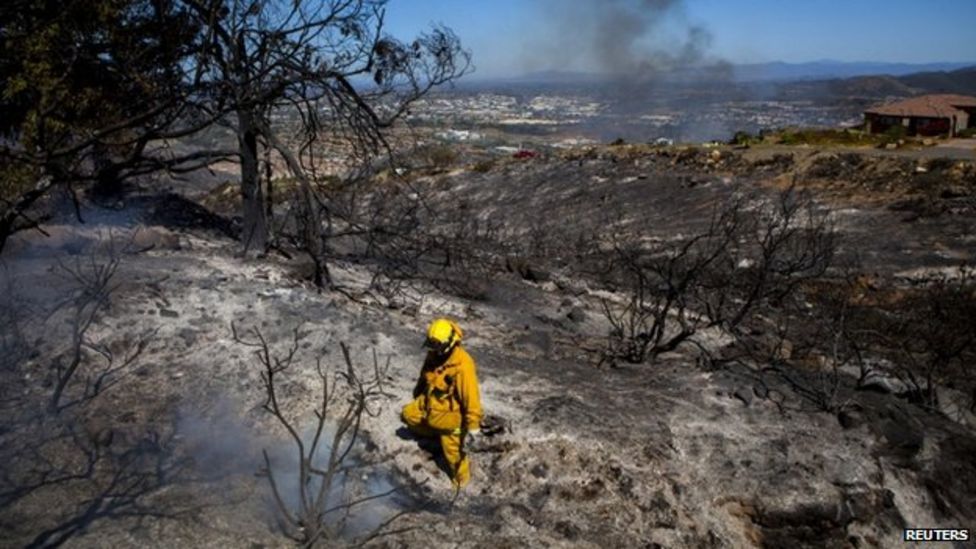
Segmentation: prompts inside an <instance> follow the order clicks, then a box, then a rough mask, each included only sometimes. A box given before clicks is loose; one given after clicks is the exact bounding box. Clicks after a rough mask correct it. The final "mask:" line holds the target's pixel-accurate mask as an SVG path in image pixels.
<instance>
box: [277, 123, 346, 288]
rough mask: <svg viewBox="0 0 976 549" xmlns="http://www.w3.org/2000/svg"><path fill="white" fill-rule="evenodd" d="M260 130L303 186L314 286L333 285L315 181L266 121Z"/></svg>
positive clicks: (303, 219)
mask: <svg viewBox="0 0 976 549" xmlns="http://www.w3.org/2000/svg"><path fill="white" fill-rule="evenodd" d="M261 130H262V131H261V133H262V135H264V137H265V139H267V140H268V143H269V144H270V145H271V146H272V147H274V148H275V150H277V151H278V153H279V154H281V157H282V158H284V159H285V163H287V164H288V169H289V170H290V171H291V173H292V175H293V176H295V178H297V179H298V181H299V184H300V185H301V192H302V197H301V210H300V214H299V216H300V217H301V219H300V220H299V223H300V224H301V227H300V229H301V231H302V240H303V244H304V246H305V251H306V252H308V255H309V257H311V259H312V263H313V264H314V265H315V274H314V280H315V286H316V287H319V288H322V287H323V286H325V285H326V284H330V285H331V284H332V276H331V275H330V274H329V268H328V265H326V263H325V257H324V254H323V249H322V248H323V247H322V218H321V216H320V215H319V209H318V200H316V197H315V189H313V188H312V182H311V181H310V180H309V178H308V174H306V173H305V170H303V169H302V165H301V163H300V162H299V161H298V159H297V158H296V157H295V155H294V153H292V151H291V149H289V148H288V146H287V145H285V144H284V143H282V142H281V140H280V139H278V136H277V135H276V134H275V133H274V130H272V129H271V128H270V127H269V126H268V125H267V124H263V125H262V127H261Z"/></svg>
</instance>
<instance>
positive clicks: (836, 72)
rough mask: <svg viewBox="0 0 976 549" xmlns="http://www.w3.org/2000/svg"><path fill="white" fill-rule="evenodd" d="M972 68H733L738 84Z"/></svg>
mask: <svg viewBox="0 0 976 549" xmlns="http://www.w3.org/2000/svg"><path fill="white" fill-rule="evenodd" d="M972 65H976V62H969V63H877V62H869V61H857V62H848V61H832V60H821V61H811V62H808V63H784V62H782V61H774V62H771V63H753V64H743V65H733V74H734V75H735V80H736V81H738V82H761V81H796V80H826V79H834V78H851V77H856V76H867V75H887V76H904V75H909V74H914V73H921V72H942V71H954V70H957V69H962V68H966V67H970V66H972Z"/></svg>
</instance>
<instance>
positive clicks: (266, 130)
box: [186, 0, 469, 285]
mask: <svg viewBox="0 0 976 549" xmlns="http://www.w3.org/2000/svg"><path fill="white" fill-rule="evenodd" d="M186 3H187V5H188V6H190V8H191V9H192V10H193V11H194V13H195V14H196V18H197V20H198V21H200V22H201V23H202V24H205V25H206V26H207V28H208V29H209V32H208V40H209V48H208V54H209V57H208V58H207V59H206V62H205V67H206V68H207V70H208V74H209V79H210V81H212V82H213V83H214V87H215V88H218V89H221V90H223V91H222V93H224V94H225V97H226V98H227V101H228V102H229V103H230V104H232V105H233V110H234V113H235V115H236V117H237V127H236V133H237V136H238V143H239V147H238V149H239V151H240V158H241V195H242V197H243V200H244V204H243V218H244V234H243V239H244V244H245V249H246V250H254V251H257V252H263V251H264V250H265V248H266V246H267V239H268V219H266V209H265V204H264V200H265V198H264V197H263V191H262V189H261V186H260V184H259V174H258V158H259V150H258V147H259V142H260V141H259V138H261V139H263V141H264V143H265V144H266V146H268V147H271V148H272V149H274V151H275V152H277V153H278V154H279V155H280V156H281V157H282V158H283V159H284V161H285V163H286V165H287V167H288V170H289V172H290V173H291V174H292V176H293V177H295V178H296V179H297V180H298V183H299V185H300V197H299V203H300V204H301V207H300V211H299V216H298V217H299V225H300V228H299V233H300V238H299V240H300V241H301V242H302V245H303V247H304V249H305V250H306V251H307V252H308V253H309V255H310V257H311V258H312V260H313V262H314V263H315V266H316V273H315V281H316V283H317V284H318V285H323V284H326V283H330V282H331V281H330V280H328V279H329V276H328V272H327V270H326V269H325V264H324V262H323V261H324V258H323V242H322V240H323V237H325V238H328V231H329V227H331V220H330V219H329V216H330V213H331V212H330V209H329V204H328V197H326V196H323V193H321V192H320V191H319V189H318V186H319V183H320V179H321V175H322V173H323V172H322V169H323V166H322V160H323V159H322V154H323V151H322V150H320V147H319V146H320V145H321V142H320V139H321V138H322V136H323V134H324V133H325V132H332V133H334V134H335V135H337V136H338V137H339V138H340V139H341V140H342V141H343V142H344V143H345V144H347V145H348V146H350V147H352V150H353V151H358V152H361V153H366V154H371V153H375V152H377V151H379V150H380V149H381V148H384V146H385V144H386V141H385V138H384V135H383V133H382V130H384V129H385V128H388V127H390V126H391V125H392V124H393V123H394V121H396V120H397V119H398V118H399V117H400V116H402V115H403V114H404V113H405V112H406V110H407V108H408V106H409V105H410V104H411V103H413V102H414V101H416V100H417V99H418V98H420V97H422V96H423V95H424V94H426V93H427V92H428V91H430V90H431V89H432V88H434V87H435V86H438V85H441V84H444V83H447V82H450V81H451V80H453V79H456V78H458V77H459V76H461V75H462V74H463V73H464V72H465V71H466V70H467V67H468V59H469V56H468V54H467V53H466V52H464V51H463V50H462V49H461V47H460V42H459V41H458V39H457V37H456V36H455V35H454V34H453V33H452V32H451V31H450V30H448V29H445V28H440V27H438V28H434V29H433V30H432V31H431V32H429V33H428V34H424V35H422V36H420V37H418V38H417V39H415V40H414V41H412V42H410V43H409V44H406V43H402V42H400V41H398V40H396V39H394V38H392V37H390V36H388V35H386V34H385V27H384V16H385V12H384V5H385V4H386V2H385V0H353V1H342V2H339V1H332V2H285V1H278V0H226V1H223V2H198V1H193V0H189V1H187V2H186ZM367 79H368V80H371V84H368V85H367V84H365V83H364V82H365V81H367ZM281 120H288V121H289V122H288V123H290V127H282V125H281V122H280V121H281ZM283 133H287V134H290V135H297V136H299V139H298V140H297V141H295V140H288V139H284V138H282V137H281V135H282V134H283ZM323 225H324V226H323ZM323 232H324V233H325V234H323Z"/></svg>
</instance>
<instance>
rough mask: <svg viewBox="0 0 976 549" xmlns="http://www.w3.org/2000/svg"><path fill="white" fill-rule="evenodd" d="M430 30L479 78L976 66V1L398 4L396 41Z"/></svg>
mask: <svg viewBox="0 0 976 549" xmlns="http://www.w3.org/2000/svg"><path fill="white" fill-rule="evenodd" d="M430 23H443V24H445V25H447V26H449V27H451V28H453V29H454V30H455V32H457V34H458V35H459V36H460V37H461V39H462V41H463V42H464V43H465V45H466V47H467V48H468V49H470V50H471V51H472V53H473V54H474V63H475V65H476V66H477V69H478V70H477V76H478V77H492V76H500V75H508V74H520V73H523V72H529V71H536V70H550V69H553V70H558V69H565V70H587V71H599V70H601V66H603V65H605V64H606V61H607V59H610V58H613V59H616V58H617V57H619V56H621V55H624V56H630V57H633V59H631V60H630V61H629V62H631V63H637V62H643V61H642V59H644V58H647V57H653V58H655V59H665V61H664V62H665V63H670V64H671V65H674V64H675V63H680V62H684V60H685V59H691V58H695V59H698V60H702V61H705V62H707V61H710V60H726V61H731V62H733V63H749V62H762V61H780V60H781V61H788V62H803V61H815V60H820V59H837V60H841V61H891V62H910V63H922V62H938V61H944V62H958V61H962V62H968V61H976V0H749V1H735V0H686V1H683V2H682V1H678V0H390V3H389V6H388V9H387V25H388V29H389V31H390V33H391V34H393V35H394V36H397V37H399V38H409V37H411V36H414V35H415V34H416V33H417V32H419V31H420V30H422V29H424V28H425V27H427V26H428V25H429V24H430ZM594 50H598V51H594ZM689 51H691V53H688V52H689Z"/></svg>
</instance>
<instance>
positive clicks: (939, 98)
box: [864, 94, 976, 136]
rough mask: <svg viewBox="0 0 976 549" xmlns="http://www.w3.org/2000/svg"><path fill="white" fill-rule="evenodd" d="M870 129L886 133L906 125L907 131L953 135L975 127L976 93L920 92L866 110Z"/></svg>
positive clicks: (866, 125)
mask: <svg viewBox="0 0 976 549" xmlns="http://www.w3.org/2000/svg"><path fill="white" fill-rule="evenodd" d="M864 126H865V129H867V131H868V132H870V133H884V132H885V131H887V130H888V129H889V128H891V127H892V126H903V127H904V128H905V132H906V134H907V135H948V136H954V135H956V134H957V133H959V132H960V131H961V130H964V129H966V128H971V127H976V97H970V96H968V95H950V94H938V95H921V96H919V97H912V98H911V99H905V100H903V101H896V102H894V103H888V104H887V105H881V106H878V107H873V108H871V109H868V110H866V111H864Z"/></svg>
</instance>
